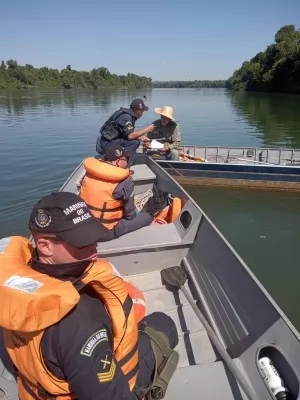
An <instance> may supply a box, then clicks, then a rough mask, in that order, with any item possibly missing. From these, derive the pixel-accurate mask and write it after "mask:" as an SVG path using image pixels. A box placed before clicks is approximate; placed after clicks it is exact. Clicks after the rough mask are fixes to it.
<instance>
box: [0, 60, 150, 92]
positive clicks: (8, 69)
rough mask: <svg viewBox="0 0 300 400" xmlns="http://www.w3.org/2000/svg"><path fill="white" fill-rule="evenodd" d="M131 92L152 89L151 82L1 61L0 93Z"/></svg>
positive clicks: (102, 72) (101, 71) (101, 72)
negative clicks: (40, 90) (59, 90)
mask: <svg viewBox="0 0 300 400" xmlns="http://www.w3.org/2000/svg"><path fill="white" fill-rule="evenodd" d="M29 87H48V88H65V89H71V88H93V89H98V88H128V89H139V88H147V87H152V79H151V78H147V77H145V76H139V75H136V74H130V73H128V74H127V75H116V74H112V73H111V72H110V71H109V70H108V69H107V68H105V67H100V68H96V69H92V70H91V71H77V70H74V69H72V68H71V65H67V66H66V68H64V69H62V70H61V71H59V70H58V69H53V68H48V67H42V68H35V67H33V66H32V65H30V64H26V65H19V64H18V63H17V61H16V60H8V61H6V62H4V61H2V62H1V65H0V89H6V88H29Z"/></svg>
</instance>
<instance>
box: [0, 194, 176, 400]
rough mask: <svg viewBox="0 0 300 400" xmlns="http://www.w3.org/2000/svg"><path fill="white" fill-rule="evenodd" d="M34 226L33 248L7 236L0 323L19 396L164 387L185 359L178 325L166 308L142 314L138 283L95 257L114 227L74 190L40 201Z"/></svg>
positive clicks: (27, 399)
mask: <svg viewBox="0 0 300 400" xmlns="http://www.w3.org/2000/svg"><path fill="white" fill-rule="evenodd" d="M29 228H30V230H31V233H32V235H33V238H34V242H35V246H36V247H35V249H33V248H32V245H31V243H30V242H29V240H28V239H26V238H24V237H20V236H13V237H8V238H4V239H2V240H1V241H0V248H1V268H0V291H1V299H2V300H3V301H4V300H5V301H4V303H3V301H2V304H1V305H2V307H3V309H2V311H3V312H2V314H1V316H0V325H1V327H2V328H3V334H4V343H5V347H6V350H7V351H8V353H9V356H10V358H11V360H12V362H13V364H14V366H15V368H16V370H17V372H18V392H19V398H20V400H32V399H35V400H38V399H43V400H44V399H54V398H57V397H60V398H64V399H65V400H72V399H82V400H92V399H99V400H120V399H122V400H137V399H142V398H143V397H144V396H145V394H146V393H147V392H148V391H149V390H150V389H151V390H154V391H156V390H157V391H158V393H157V395H159V394H161V388H160V387H158V383H160V382H162V383H163V388H164V389H166V386H167V385H165V386H164V381H165V379H166V380H167V383H168V382H169V380H170V379H171V377H172V375H173V373H174V368H171V370H170V363H171V364H173V365H175V366H176V365H177V362H178V354H177V352H175V351H173V350H172V349H174V347H176V346H177V344H178V334H177V330H176V326H175V324H174V322H173V320H172V319H171V318H170V317H169V316H167V315H166V314H164V313H161V312H154V313H152V314H149V315H148V316H147V317H144V318H143V316H140V317H139V318H138V317H137V313H136V310H135V305H134V304H133V301H132V296H131V295H130V292H129V291H128V287H130V285H128V284H127V283H126V282H125V281H124V280H123V279H122V277H121V276H120V275H119V273H118V271H117V270H116V268H115V267H114V266H113V265H112V264H110V263H109V262H107V261H106V260H100V259H98V258H97V242H98V241H101V242H104V241H106V239H107V235H108V231H107V229H105V228H104V227H103V225H101V224H100V223H99V222H98V221H97V219H96V218H94V217H93V215H92V214H91V213H90V211H89V209H88V207H87V205H86V204H85V203H84V202H83V200H82V199H81V198H80V197H79V196H77V195H75V194H73V193H68V192H58V193H52V194H51V195H48V196H45V197H43V198H42V199H41V200H40V201H38V202H37V204H36V205H35V206H34V207H33V210H32V212H31V215H30V221H29ZM131 287H132V285H131ZM133 288H134V287H133ZM135 291H138V290H137V289H136V288H135ZM139 293H140V292H139ZM134 297H136V295H134ZM4 311H5V312H4ZM138 323H139V325H138ZM155 342H156V343H157V344H158V345H156V344H155ZM168 360H169V361H170V363H168ZM166 364H168V367H165V365H166ZM157 371H158V378H157V379H156V376H157V374H156V372H157ZM160 374H163V380H161V381H160V380H159V376H160ZM153 377H155V378H154V379H155V382H153ZM1 379H2V380H3V379H4V377H2V378H1ZM8 397H10V396H8ZM154 398H156V397H154ZM159 398H161V397H159Z"/></svg>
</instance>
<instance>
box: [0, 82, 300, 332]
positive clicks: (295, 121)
mask: <svg viewBox="0 0 300 400" xmlns="http://www.w3.org/2000/svg"><path fill="white" fill-rule="evenodd" d="M137 96H139V97H142V96H146V98H147V100H146V101H147V103H148V104H149V107H150V110H149V111H148V112H147V113H145V114H144V116H143V118H142V119H140V120H139V121H138V122H137V127H144V126H145V125H146V124H148V123H150V122H152V121H153V120H154V119H156V118H158V115H157V114H155V113H154V107H162V106H164V105H170V106H172V107H173V108H174V115H175V118H176V119H177V120H178V121H179V124H180V128H181V133H182V142H183V143H186V144H201V145H214V146H215V145H220V146H260V145H263V144H267V145H270V144H273V145H279V144H280V145H286V146H296V147H298V148H300V112H299V110H300V107H299V101H300V96H298V97H296V96H290V95H273V94H254V93H229V92H226V91H225V90H223V89H201V90H193V89H155V90H150V89H146V90H138V91H126V90H63V89H42V90H41V89H39V90H33V89H31V90H7V91H0V171H1V174H0V184H1V196H0V236H1V237H4V236H7V235H12V234H17V235H27V234H28V229H27V222H28V216H29V213H30V211H31V208H32V206H33V204H34V203H35V202H36V201H37V200H38V199H39V198H41V197H42V196H43V195H45V194H48V193H50V192H52V191H55V190H57V189H58V188H59V187H60V186H61V185H62V183H63V182H64V180H66V179H67V177H68V175H69V174H70V173H71V172H72V170H73V169H74V168H75V167H76V166H77V165H78V163H79V162H80V161H81V160H82V159H83V158H85V157H87V156H90V155H93V154H95V143H96V138H97V135H98V132H99V128H100V126H101V125H102V124H103V122H104V121H105V120H106V119H107V118H108V116H109V115H110V114H111V113H112V112H113V111H115V110H116V109H118V108H119V107H120V106H123V107H127V106H128V105H129V104H130V102H131V100H132V99H133V98H135V97H137ZM205 193H206V192H205V190H204V189H201V190H200V191H195V192H193V196H195V198H196V199H197V200H198V201H199V203H200V205H201V206H203V207H204V209H205V210H206V211H207V212H208V214H209V215H212V216H213V219H215V220H216V222H217V225H220V227H221V230H222V231H223V232H224V233H225V235H226V236H228V237H229V239H230V241H231V242H232V243H233V245H234V246H235V247H236V248H237V249H238V251H239V252H240V253H241V255H242V257H244V258H245V260H246V261H247V262H249V265H250V267H251V268H252V269H253V270H254V272H255V273H256V274H257V275H258V277H259V278H261V279H262V281H263V283H264V284H265V285H266V287H267V288H268V289H270V291H271V293H272V294H274V297H275V298H276V299H278V300H279V301H280V305H281V306H282V307H283V309H284V310H288V313H289V315H290V316H291V318H292V319H295V320H297V315H298V310H296V306H294V305H295V304H299V300H300V299H299V295H298V293H300V291H299V290H298V282H299V279H297V276H298V275H297V274H298V264H297V261H298V259H297V257H296V254H295V249H297V244H298V238H299V233H300V232H299V227H300V220H299V215H300V214H299V198H297V197H294V195H292V194H285V195H283V194H282V195H281V194H276V193H272V194H267V195H266V196H267V197H265V199H267V201H262V200H261V199H262V197H260V196H262V195H261V194H260V195H258V197H255V196H254V195H253V192H251V193H249V192H246V191H244V192H241V193H240V194H238V193H237V192H234V193H233V194H232V195H230V196H229V195H227V196H226V195H225V194H224V193H223V192H221V191H219V190H212V192H211V194H209V195H208V194H207V195H205ZM207 193H208V192H207ZM221 193H222V194H221ZM227 193H229V192H227ZM282 196H283V197H282ZM205 199H206V200H205ZM295 199H296V200H295ZM276 204H277V205H276ZM275 210H276V211H275ZM280 213H281V214H280ZM282 213H283V214H282ZM280 215H281V216H280ZM282 215H284V217H282ZM253 221H254V222H253ZM260 235H262V236H266V239H261V238H259V236H260ZM294 276H295V277H296V278H295V279H294ZM282 288H283V289H282ZM293 307H294V308H293ZM297 321H299V320H297ZM298 326H300V323H299V324H298Z"/></svg>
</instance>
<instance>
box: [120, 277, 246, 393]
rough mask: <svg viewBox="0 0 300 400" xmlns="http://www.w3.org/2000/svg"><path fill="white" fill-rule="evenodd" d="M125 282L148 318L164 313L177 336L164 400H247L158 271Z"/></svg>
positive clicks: (188, 308)
mask: <svg viewBox="0 0 300 400" xmlns="http://www.w3.org/2000/svg"><path fill="white" fill-rule="evenodd" d="M124 279H125V280H127V281H129V282H131V283H132V284H134V285H135V286H137V287H138V288H139V289H140V290H141V291H142V292H143V294H144V296H145V300H146V304H147V313H148V314H150V313H152V312H154V311H163V312H165V313H166V314H168V315H169V316H170V317H171V318H172V319H173V320H174V322H175V324H176V327H177V330H178V334H179V344H178V346H177V348H176V350H177V351H178V352H179V355H180V359H179V366H178V369H177V370H176V372H175V375H174V377H173V378H172V381H171V383H170V385H169V387H168V391H167V395H166V397H165V399H166V400H176V399H178V400H179V399H181V400H182V399H183V398H184V397H185V396H186V397H188V399H189V400H193V399H195V400H196V399H214V400H218V399H220V400H221V399H222V400H232V399H238V400H242V399H246V397H243V396H242V394H241V391H240V389H239V387H238V385H237V383H236V381H235V380H234V378H232V375H231V373H230V372H229V371H227V370H226V367H225V366H224V364H223V362H222V361H217V357H216V354H215V352H214V350H213V347H212V344H211V342H210V340H209V338H208V335H207V333H206V330H205V329H204V327H203V325H202V324H201V322H200V321H199V319H198V318H197V316H196V314H195V313H194V311H193V309H192V307H191V306H190V304H189V303H188V302H187V300H186V298H185V297H184V295H183V294H182V292H180V291H173V292H172V291H169V290H167V289H166V288H165V286H163V285H162V283H161V276H160V271H155V272H151V273H143V274H140V275H130V276H126V277H124ZM186 287H187V286H186ZM187 289H188V287H187ZM188 290H189V289H188Z"/></svg>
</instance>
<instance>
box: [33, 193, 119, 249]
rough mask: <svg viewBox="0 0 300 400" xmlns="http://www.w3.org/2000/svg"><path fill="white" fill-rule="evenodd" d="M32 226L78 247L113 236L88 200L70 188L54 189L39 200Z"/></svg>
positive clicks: (38, 230) (34, 208)
mask: <svg viewBox="0 0 300 400" xmlns="http://www.w3.org/2000/svg"><path fill="white" fill-rule="evenodd" d="M29 229H30V230H31V231H34V232H41V233H45V234H47V233H50V234H55V235H56V236H57V237H59V238H60V239H62V240H64V241H65V242H67V243H69V244H70V245H72V246H75V247H84V246H88V245H89V244H93V243H95V242H106V241H108V240H111V239H112V235H111V231H110V230H109V229H107V228H106V227H105V226H104V225H102V224H101V223H100V222H99V221H98V220H97V219H96V218H95V217H94V216H93V214H92V213H91V212H90V210H89V208H88V206H87V205H86V203H85V202H84V201H83V200H82V199H81V198H80V197H79V196H77V195H76V194H74V193H70V192H56V193H52V194H50V195H47V196H45V197H43V198H42V199H41V200H39V201H38V202H37V203H36V204H35V206H34V207H33V209H32V211H31V214H30V218H29Z"/></svg>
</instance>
